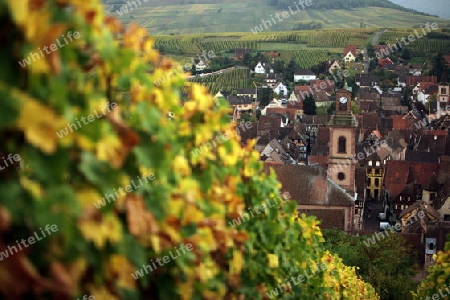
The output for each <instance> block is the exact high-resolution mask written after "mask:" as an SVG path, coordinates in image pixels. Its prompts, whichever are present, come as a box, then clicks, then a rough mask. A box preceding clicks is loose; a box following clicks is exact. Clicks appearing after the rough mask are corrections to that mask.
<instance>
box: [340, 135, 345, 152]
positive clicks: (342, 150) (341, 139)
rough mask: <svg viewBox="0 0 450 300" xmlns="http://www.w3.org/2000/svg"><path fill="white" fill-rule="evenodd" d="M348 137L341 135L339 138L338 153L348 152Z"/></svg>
mask: <svg viewBox="0 0 450 300" xmlns="http://www.w3.org/2000/svg"><path fill="white" fill-rule="evenodd" d="M346 144H347V139H346V138H345V137H344V136H340V137H339V139H338V153H347V145H346Z"/></svg>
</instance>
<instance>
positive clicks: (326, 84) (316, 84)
mask: <svg viewBox="0 0 450 300" xmlns="http://www.w3.org/2000/svg"><path fill="white" fill-rule="evenodd" d="M309 86H310V87H311V88H312V90H313V91H317V90H324V91H326V92H328V93H332V92H334V81H333V80H320V79H315V80H310V81H309Z"/></svg>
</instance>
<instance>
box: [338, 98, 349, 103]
mask: <svg viewBox="0 0 450 300" xmlns="http://www.w3.org/2000/svg"><path fill="white" fill-rule="evenodd" d="M339 102H341V103H342V104H345V103H347V97H341V98H339Z"/></svg>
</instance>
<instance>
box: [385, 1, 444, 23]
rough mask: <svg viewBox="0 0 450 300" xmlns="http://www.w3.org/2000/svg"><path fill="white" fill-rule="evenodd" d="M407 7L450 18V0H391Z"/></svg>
mask: <svg viewBox="0 0 450 300" xmlns="http://www.w3.org/2000/svg"><path fill="white" fill-rule="evenodd" d="M390 1H391V2H393V3H395V4H399V5H401V6H404V7H407V8H413V9H415V10H418V11H421V12H425V13H429V14H432V15H437V16H439V17H441V18H445V19H450V0H390Z"/></svg>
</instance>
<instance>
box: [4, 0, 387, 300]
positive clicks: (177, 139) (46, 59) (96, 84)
mask: <svg viewBox="0 0 450 300" xmlns="http://www.w3.org/2000/svg"><path fill="white" fill-rule="evenodd" d="M2 8H3V9H2V10H0V18H1V19H2V26H4V28H7V29H8V34H3V35H1V36H0V41H1V45H2V56H1V58H2V60H1V61H0V64H1V68H2V70H3V71H4V72H1V73H0V91H1V95H2V101H0V152H1V153H0V156H2V157H7V156H8V155H7V154H12V153H16V155H17V156H18V157H19V161H21V162H22V163H25V164H26V165H30V169H31V170H30V171H29V172H20V171H17V170H16V169H15V168H11V167H10V168H7V169H6V170H2V171H1V172H0V177H1V180H0V194H1V195H2V200H1V203H0V232H1V235H0V253H1V257H0V258H1V259H2V261H1V263H0V298H2V299H4V298H9V299H75V298H82V297H83V295H92V296H93V297H95V298H96V299H180V298H184V299H203V298H208V299H238V298H246V299H262V298H263V297H267V294H266V293H267V292H268V291H270V290H272V289H275V288H278V285H279V283H280V282H282V281H284V280H285V279H286V278H291V277H293V276H298V274H304V273H307V274H308V275H309V277H308V280H307V282H302V283H300V284H296V285H294V284H292V288H291V291H290V293H283V294H282V295H281V297H280V298H281V299H288V298H289V297H290V295H292V294H293V295H296V296H298V297H299V298H301V299H320V298H334V299H337V298H340V295H343V294H344V293H350V295H352V294H357V293H358V295H361V297H363V298H364V299H378V297H377V295H376V293H375V292H374V289H373V287H371V286H370V285H369V284H365V283H364V282H363V281H362V280H361V278H360V277H358V276H357V275H356V273H355V270H354V268H350V267H347V266H345V265H343V264H342V261H341V260H340V259H339V258H338V257H337V256H334V255H331V254H329V253H328V252H327V251H325V249H324V247H323V244H322V242H323V239H322V236H321V231H320V229H319V227H318V222H317V220H316V219H315V218H313V217H306V216H305V215H302V216H300V217H299V216H298V214H297V213H296V207H297V202H296V201H288V200H289V197H288V196H289V195H285V194H282V196H280V194H281V192H280V190H279V186H280V185H279V183H278V181H277V180H276V178H275V176H274V174H273V173H272V174H270V175H267V174H265V173H264V172H262V165H261V163H260V161H259V153H257V152H256V151H254V150H253V146H254V144H253V143H251V144H247V145H244V146H242V147H241V144H240V140H239V138H238V137H237V132H236V130H235V129H234V126H235V125H233V124H230V123H229V122H228V120H227V119H228V117H229V108H228V106H227V105H224V104H223V102H222V101H214V99H213V97H212V96H211V95H210V94H208V92H207V90H206V88H205V87H202V86H199V85H197V84H193V83H187V82H185V81H184V79H183V77H184V76H183V75H182V74H181V72H174V70H178V65H177V64H175V63H174V62H172V61H170V60H168V59H166V58H163V57H161V55H160V54H159V53H158V52H157V51H156V50H155V49H153V48H152V46H153V44H154V41H153V40H152V38H150V37H148V36H147V33H146V31H145V30H144V29H142V28H139V27H138V26H137V25H136V24H135V23H131V24H130V25H129V26H128V27H127V28H124V27H123V26H122V25H121V24H120V23H119V22H118V21H117V20H116V19H114V17H111V16H106V17H105V16H104V15H103V10H102V7H101V6H100V5H98V2H95V1H78V0H66V1H48V2H45V1H34V3H33V6H28V5H23V3H19V2H17V1H16V2H14V1H8V2H7V3H6V2H2ZM69 32H70V34H69ZM74 32H75V33H79V35H78V34H74ZM80 32H81V33H80ZM62 34H64V37H65V38H64V39H67V40H68V41H69V40H70V36H72V37H73V39H74V40H73V41H71V42H68V43H67V44H65V45H64V47H62V48H61V49H58V51H53V52H51V53H50V54H47V55H45V54H44V55H43V57H41V58H39V59H37V60H36V61H32V62H31V63H26V61H22V59H27V57H26V56H25V55H27V54H28V53H29V51H30V49H39V48H38V47H40V46H42V45H45V44H46V43H47V42H48V41H53V39H54V38H55V36H57V37H60V36H62ZM77 36H78V37H77ZM112 41H113V42H112ZM24 56H25V57H24ZM35 56H38V54H37V53H36V54H35ZM18 57H19V59H21V62H22V64H23V67H22V66H21V65H20V64H18V63H15V62H17V59H18ZM28 61H30V58H29V57H28ZM94 69H95V70H97V71H96V72H94V73H93V74H89V73H90V72H91V71H92V70H94ZM167 72H169V74H170V76H165V78H166V79H167V80H166V81H164V83H163V84H159V85H157V84H155V82H160V80H159V79H160V78H161V76H164V75H167ZM180 89H184V90H185V91H186V96H183V98H181V96H180V94H181V93H180ZM124 91H126V92H128V93H129V97H130V99H129V101H128V100H127V103H125V101H124V99H123V98H122V97H123V96H122V95H123V93H124ZM181 100H183V102H182V101H181ZM128 103H129V107H128ZM125 109H128V110H129V114H130V116H131V118H130V119H125ZM91 117H92V118H91ZM87 121H88V122H87ZM243 125H245V123H244V124H240V125H239V126H241V127H240V130H243V128H242V127H243ZM244 128H245V127H244ZM224 136H227V137H228V138H227V139H225V138H224ZM15 157H16V156H14V159H16V158H15ZM10 159H12V158H10ZM16 162H17V161H16ZM4 164H5V160H3V161H2V167H4V166H5V165H4ZM19 170H20V169H19ZM265 199H267V200H269V202H270V203H272V204H273V203H274V201H277V202H276V203H277V204H275V205H274V207H267V202H266V201H265ZM263 204H264V205H266V206H265V207H264V208H262V207H261V206H262V205H263ZM255 208H256V210H255ZM261 210H262V211H261ZM250 212H251V213H252V215H251V216H250ZM253 212H254V215H253ZM243 214H246V215H245V217H244V218H243V219H241V215H243ZM247 215H248V216H247ZM44 234H45V236H44ZM34 237H38V238H36V239H34ZM44 237H45V238H44ZM30 238H33V239H30ZM17 241H21V242H20V243H21V244H20V245H19V242H17ZM26 241H28V245H27V246H25V245H26V243H25V242H26ZM31 241H34V242H31ZM24 243H25V244H24ZM21 245H23V246H24V247H26V248H25V249H24V248H21V247H22V246H21ZM9 247H10V248H9ZM13 247H14V248H13ZM9 249H16V250H10V251H11V252H10V253H9V254H11V257H9V256H7V257H5V256H4V254H5V253H7V254H8V252H5V251H8V250H9ZM19 249H20V251H19ZM9 254H8V255H9ZM323 264H324V265H325V268H322V265H323ZM278 265H279V266H278ZM318 265H320V267H321V271H320V272H318V271H317V266H318ZM347 283H348V284H349V285H350V286H349V287H347V286H346V284H347ZM89 298H90V297H89Z"/></svg>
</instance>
